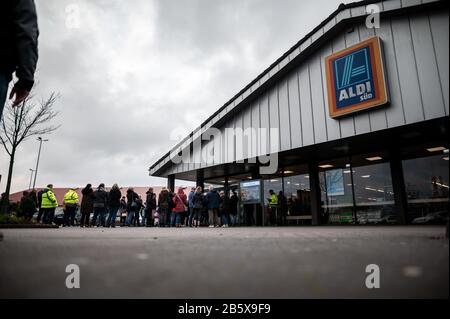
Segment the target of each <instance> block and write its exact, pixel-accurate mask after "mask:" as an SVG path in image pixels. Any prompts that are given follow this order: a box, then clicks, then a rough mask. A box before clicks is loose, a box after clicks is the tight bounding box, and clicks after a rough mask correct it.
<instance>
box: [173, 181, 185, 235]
mask: <svg viewBox="0 0 450 319" xmlns="http://www.w3.org/2000/svg"><path fill="white" fill-rule="evenodd" d="M172 200H173V204H174V206H175V207H174V208H173V209H172V216H171V217H172V218H171V226H172V227H174V226H176V227H181V225H182V219H183V216H184V212H185V211H186V210H187V197H186V194H184V191H183V188H181V187H180V188H178V192H177V193H176V194H175V195H174V196H173V199H172Z"/></svg>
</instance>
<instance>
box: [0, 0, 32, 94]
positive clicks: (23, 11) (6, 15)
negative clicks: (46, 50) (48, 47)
mask: <svg viewBox="0 0 450 319" xmlns="http://www.w3.org/2000/svg"><path fill="white" fill-rule="evenodd" d="M38 36H39V30H38V25H37V15H36V7H35V5H34V1H33V0H1V1H0V72H4V73H9V74H12V73H13V72H14V71H15V72H16V76H17V78H18V79H19V81H18V82H17V84H16V85H17V86H18V87H20V88H23V89H26V90H28V91H30V90H31V88H32V87H33V84H34V72H35V70H36V64H37V60H38Z"/></svg>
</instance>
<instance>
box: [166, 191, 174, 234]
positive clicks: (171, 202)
mask: <svg viewBox="0 0 450 319" xmlns="http://www.w3.org/2000/svg"><path fill="white" fill-rule="evenodd" d="M167 190H168V192H169V211H168V216H167V224H168V225H169V227H173V225H172V224H171V222H172V210H173V209H174V207H175V205H174V203H173V192H172V189H171V188H168V189H167Z"/></svg>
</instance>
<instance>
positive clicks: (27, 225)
mask: <svg viewBox="0 0 450 319" xmlns="http://www.w3.org/2000/svg"><path fill="white" fill-rule="evenodd" d="M2 228H3V229H4V228H30V229H33V228H38V229H39V228H59V226H58V225H41V224H37V225H35V224H0V229H2Z"/></svg>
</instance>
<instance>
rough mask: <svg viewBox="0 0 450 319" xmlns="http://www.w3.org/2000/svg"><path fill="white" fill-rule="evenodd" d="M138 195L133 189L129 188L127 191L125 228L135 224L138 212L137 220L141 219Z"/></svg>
mask: <svg viewBox="0 0 450 319" xmlns="http://www.w3.org/2000/svg"><path fill="white" fill-rule="evenodd" d="M138 198H139V196H138V194H136V193H135V192H134V188H133V187H129V188H128V190H127V219H126V220H125V226H131V225H132V224H133V222H134V219H135V217H136V212H137V215H138V216H137V218H138V219H139V210H138V203H137V199H138Z"/></svg>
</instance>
